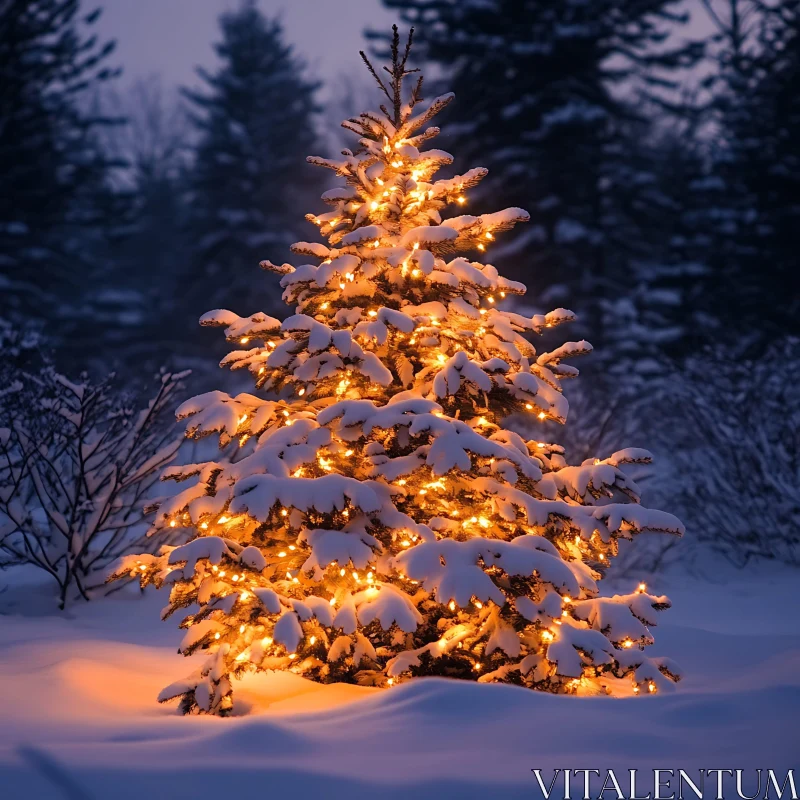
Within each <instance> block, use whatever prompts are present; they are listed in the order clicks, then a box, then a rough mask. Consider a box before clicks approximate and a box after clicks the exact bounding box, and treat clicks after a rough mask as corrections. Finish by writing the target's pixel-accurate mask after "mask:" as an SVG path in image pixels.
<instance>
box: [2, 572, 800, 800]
mask: <svg viewBox="0 0 800 800" xmlns="http://www.w3.org/2000/svg"><path fill="white" fill-rule="evenodd" d="M795 584H796V573H789V572H786V573H781V574H779V575H778V576H777V577H775V576H773V577H769V576H767V577H766V578H764V579H763V583H760V584H758V583H750V584H748V585H747V586H742V585H741V581H739V582H737V583H734V584H732V585H730V586H719V585H718V586H703V585H702V584H699V583H698V584H694V585H691V584H684V585H683V586H677V587H675V586H666V587H663V588H665V589H668V590H669V591H670V593H672V594H680V595H681V596H682V602H683V603H684V604H686V605H687V607H689V606H693V607H694V608H695V609H699V613H696V614H694V615H693V616H692V617H691V618H687V619H686V620H685V622H684V625H683V626H676V625H674V624H669V623H664V624H662V625H661V626H659V630H660V637H659V647H661V648H663V651H664V652H669V653H671V654H673V653H674V654H675V655H676V657H678V658H680V661H681V663H682V666H683V667H684V669H685V672H686V678H685V679H684V681H682V682H681V683H680V685H679V687H678V690H677V691H676V692H674V693H671V694H668V695H667V694H664V695H657V696H655V697H648V698H630V699H612V698H608V697H581V698H579V697H569V696H554V695H549V694H545V693H539V692H533V691H530V690H527V689H521V688H517V687H514V686H509V685H486V684H475V683H471V682H461V681H449V680H446V679H433V678H431V679H425V680H418V681H411V682H409V683H407V684H403V685H402V686H399V687H397V688H395V689H390V690H388V691H380V690H375V689H370V688H364V687H358V686H348V685H328V686H323V685H320V684H317V683H315V682H313V681H308V680H305V679H303V678H301V677H298V676H296V675H292V674H290V673H285V672H284V673H270V674H266V675H264V674H260V675H254V676H250V677H248V678H247V679H246V680H244V681H242V682H241V684H238V685H237V688H236V701H235V705H234V716H233V717H231V718H228V719H218V718H215V717H198V716H187V717H182V716H179V715H178V713H177V709H176V708H175V706H174V705H172V704H165V705H158V704H157V703H156V702H155V697H156V695H157V694H158V692H159V690H160V689H161V687H162V686H163V685H164V684H165V683H167V682H169V681H170V680H171V679H177V678H179V677H181V676H182V675H183V674H185V671H186V662H185V659H184V658H183V657H181V656H179V655H178V654H177V653H176V652H175V649H174V637H173V635H172V633H173V632H172V631H169V630H164V628H166V626H159V625H158V624H157V618H158V603H159V601H160V600H161V598H158V597H157V596H156V595H155V594H153V595H150V596H145V597H144V598H138V597H133V596H125V595H124V594H121V595H117V596H115V597H114V598H112V599H109V600H105V601H102V602H97V603H93V604H91V605H89V606H75V607H74V608H73V610H72V611H70V612H69V613H68V615H67V617H66V618H65V617H64V616H63V615H62V616H50V615H48V614H42V613H41V611H40V612H39V615H38V616H33V615H32V614H33V613H34V610H32V607H31V602H30V601H29V599H28V598H27V596H25V595H14V592H13V591H12V592H8V593H6V595H4V602H5V605H6V606H8V605H9V603H10V602H11V603H13V602H14V598H15V597H16V598H17V602H18V603H19V605H18V607H17V608H16V609H15V608H10V609H8V610H9V611H10V612H11V613H9V614H8V615H6V616H3V617H2V622H0V654H1V655H0V687H2V688H1V689H0V704H1V705H0V707H2V709H3V722H4V724H3V725H2V726H0V780H2V786H3V789H4V792H3V794H2V796H3V797H9V798H16V797H35V798H37V800H49V798H64V797H76V798H77V797H80V798H87V799H88V798H93V799H94V800H98V799H101V798H110V797H113V798H115V800H128V798H141V797H142V796H150V797H153V798H160V797H189V796H191V797H194V798H211V797H217V796H221V795H223V793H229V792H230V789H231V785H232V783H233V784H235V787H236V792H237V794H242V795H243V796H254V795H255V793H256V792H262V793H263V792H266V791H269V792H270V793H276V792H278V793H281V794H284V793H290V792H291V793H292V795H293V796H296V797H311V796H315V795H320V796H322V795H324V796H325V797H327V798H339V797H342V798H345V797H346V798H350V799H352V798H361V797H370V798H374V797H380V798H400V797H414V798H428V797H431V798H433V797H436V798H443V797H455V796H458V797H459V798H485V797H493V796H501V795H502V796H503V797H504V798H517V797H519V798H523V797H524V798H531V797H538V796H539V794H537V792H538V789H537V788H536V784H535V781H534V779H533V777H532V773H531V771H530V770H531V769H532V768H535V767H537V768H541V769H542V770H552V769H554V768H562V769H564V768H571V769H584V768H587V767H592V768H600V769H603V770H605V769H609V768H613V769H615V770H627V769H633V768H641V769H645V770H652V769H653V768H654V767H659V768H675V769H677V768H683V769H687V770H688V769H699V768H709V769H713V768H719V767H721V766H722V767H730V768H740V769H754V768H757V767H761V768H773V769H776V770H777V769H784V770H785V769H788V768H790V767H792V766H794V765H795V764H794V760H795V756H796V753H795V746H794V741H795V738H794V733H795V732H796V719H797V714H798V711H800V630H798V625H797V621H796V619H794V618H793V615H792V614H791V613H790V611H787V613H786V614H784V615H781V614H780V613H778V614H776V613H775V612H774V609H773V603H774V599H775V597H776V596H777V597H784V596H790V595H791V592H792V587H793V586H794V585H795ZM742 593H744V596H745V597H746V603H745V602H744V601H740V600H738V599H737V598H741V597H742ZM9 596H10V597H11V599H10V600H9ZM23 597H25V601H24V603H23V602H22V601H21V598H23ZM745 606H746V608H747V614H749V615H751V616H750V617H749V619H747V620H740V621H743V622H744V625H740V626H732V625H727V624H726V623H725V620H724V619H722V618H721V619H717V617H718V616H719V614H720V611H719V610H720V609H722V608H726V609H727V613H728V614H731V615H733V616H736V615H737V609H739V608H741V609H744V608H745ZM20 608H22V609H23V610H24V613H25V615H22V614H20V613H19V610H20ZM705 609H707V612H705V613H704V610H705ZM767 615H770V618H771V626H772V627H771V630H770V631H769V633H768V634H767V635H762V634H761V633H760V632H759V630H758V628H757V626H755V623H756V622H757V620H758V619H759V618H763V617H764V616H767ZM751 622H752V623H753V624H751ZM754 731H758V735H757V736H754V735H753V732H754ZM545 734H546V735H545ZM448 765H449V766H448ZM544 774H545V775H549V774H550V773H549V772H545V773H544ZM70 792H71V794H70Z"/></svg>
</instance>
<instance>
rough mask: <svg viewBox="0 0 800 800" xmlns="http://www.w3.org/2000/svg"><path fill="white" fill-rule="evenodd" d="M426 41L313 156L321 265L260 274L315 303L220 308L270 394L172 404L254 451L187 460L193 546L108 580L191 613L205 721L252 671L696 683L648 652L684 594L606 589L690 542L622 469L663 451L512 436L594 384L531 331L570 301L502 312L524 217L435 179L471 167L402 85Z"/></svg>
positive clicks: (558, 414)
mask: <svg viewBox="0 0 800 800" xmlns="http://www.w3.org/2000/svg"><path fill="white" fill-rule="evenodd" d="M412 32H413V31H412ZM410 44H411V37H409V41H408V44H407V46H406V47H405V48H402V47H401V44H400V40H399V36H398V34H397V31H396V29H395V33H394V37H393V41H392V62H391V65H390V66H389V67H387V68H386V69H387V72H388V78H387V77H385V76H384V73H382V72H381V73H379V72H378V71H377V70H375V69H374V68H373V66H372V65H371V64H370V63H369V61H368V59H367V58H366V56H363V54H362V56H363V57H364V60H365V62H366V63H367V65H368V67H369V69H370V72H371V73H372V75H373V76H374V77H375V79H376V80H377V82H378V84H379V87H380V89H381V90H382V91H383V92H384V94H385V95H386V98H387V102H386V103H385V104H383V105H381V106H380V108H379V109H378V110H375V111H368V112H365V113H364V114H361V115H360V116H359V117H357V118H354V119H350V120H347V121H345V122H344V123H343V125H344V127H345V128H347V129H349V130H350V131H352V132H353V133H355V135H356V136H357V138H358V145H357V147H356V148H355V149H354V150H352V151H351V150H344V151H343V152H342V155H341V157H340V158H335V159H328V158H320V157H312V158H310V159H309V160H310V161H311V162H312V163H314V164H318V165H320V166H322V167H326V168H328V169H331V170H333V171H334V172H335V173H336V175H338V176H339V177H341V178H344V183H345V185H344V186H342V187H341V188H336V189H332V190H330V191H328V192H326V193H325V194H324V195H323V200H324V201H325V202H326V203H327V205H328V206H329V210H328V211H326V212H325V213H321V214H317V215H309V216H308V219H309V220H310V221H311V222H312V223H313V224H315V225H317V226H318V227H319V230H320V231H321V233H322V235H323V236H324V237H325V238H326V239H327V244H319V243H309V242H298V243H297V244H295V245H293V246H292V251H293V252H295V253H298V254H301V255H305V256H308V257H309V262H308V263H304V264H302V265H301V266H298V267H293V266H291V265H289V264H283V265H276V264H273V263H271V262H269V261H265V262H263V264H262V266H264V267H265V268H266V269H268V270H271V271H273V272H277V273H278V274H280V275H282V278H281V285H282V286H283V289H284V294H283V297H284V300H285V301H286V302H287V303H288V304H290V305H293V306H295V307H296V308H295V313H293V314H292V315H290V316H288V317H287V319H285V320H284V321H283V322H281V321H280V320H278V319H274V318H272V317H270V316H268V315H266V314H264V313H254V314H252V315H250V316H243V317H241V316H238V315H237V314H235V313H233V312H232V311H227V310H217V311H211V312H209V313H208V314H206V315H205V316H204V317H203V318H202V320H201V322H202V324H204V325H218V326H223V327H224V328H225V334H226V336H227V339H228V341H229V342H231V343H233V344H234V345H235V348H234V349H233V351H232V352H231V353H230V354H229V355H228V356H227V357H226V358H225V359H224V361H223V364H224V365H226V366H229V367H231V368H233V369H244V370H247V371H249V372H250V373H251V375H252V376H253V378H254V379H255V383H256V387H257V388H258V389H259V390H260V391H261V392H262V395H254V394H239V395H237V396H236V397H230V396H229V395H227V394H225V393H223V392H210V393H207V394H203V395H200V396H198V397H195V398H194V399H192V400H190V401H188V402H186V403H184V404H183V405H182V406H181V407H180V408H179V410H178V416H179V418H182V419H186V420H188V427H187V435H188V436H190V437H200V436H206V435H215V436H218V437H219V442H220V446H221V448H223V449H224V448H228V447H230V446H231V445H232V444H233V445H234V446H235V445H236V444H237V443H238V446H239V453H240V457H239V458H237V459H229V458H222V459H221V460H219V461H208V462H205V463H200V464H189V465H185V466H181V467H175V468H170V469H168V470H167V471H166V473H165V477H166V478H169V479H172V480H176V481H180V482H185V483H186V484H187V487H186V488H185V489H183V490H182V491H179V492H178V493H177V494H176V495H175V496H174V497H172V498H171V499H169V500H168V501H166V502H164V503H163V504H162V505H161V506H160V507H159V508H158V511H157V517H156V520H155V523H154V528H155V530H162V529H164V528H168V527H169V528H178V529H181V528H183V529H186V531H187V532H188V533H189V535H190V536H191V537H192V538H191V540H190V541H188V542H187V543H186V544H183V545H180V546H178V547H174V548H171V547H167V548H165V549H164V550H163V552H162V553H161V554H160V555H156V556H151V555H140V556H137V555H132V556H129V557H127V558H126V559H125V560H124V561H123V562H121V563H120V564H119V565H118V566H117V568H116V569H115V571H114V574H113V575H112V579H113V578H115V577H128V576H137V577H139V578H140V581H141V583H142V585H143V586H144V585H147V584H150V583H154V584H155V585H156V586H168V587H169V589H170V599H169V604H168V606H167V607H166V609H165V612H164V616H165V617H166V616H169V615H170V614H173V613H174V612H176V611H179V610H181V609H187V608H190V607H191V613H189V614H188V616H186V617H185V618H184V619H183V621H182V623H181V626H182V627H183V628H185V629H186V634H185V636H184V638H183V641H182V642H181V645H180V651H181V652H182V653H184V654H186V655H191V654H193V653H195V652H196V651H205V652H206V653H207V654H208V655H207V658H206V660H205V661H204V663H202V665H201V666H200V667H199V668H198V669H197V670H196V671H195V672H194V673H193V674H192V675H190V676H189V677H187V678H186V679H185V680H183V681H179V682H177V683H174V684H173V685H171V686H169V687H167V688H166V689H164V691H163V692H162V693H161V695H160V698H159V699H160V700H162V701H164V700H169V699H171V698H180V699H181V707H182V709H183V710H184V711H185V712H204V713H213V714H224V713H226V712H228V711H229V710H230V709H231V707H232V702H233V701H232V679H233V678H236V677H239V676H241V675H242V674H244V673H246V672H248V671H252V670H290V671H292V672H294V673H297V674H299V675H303V676H306V677H308V678H312V679H315V680H318V681H322V682H334V681H343V682H356V683H359V684H364V685H374V686H381V687H386V686H391V685H393V684H397V683H399V682H401V681H404V680H406V679H408V678H410V677H413V676H423V675H440V676H450V677H455V678H466V679H473V680H480V681H505V682H511V683H516V684H519V685H523V686H528V687H531V688H536V689H541V690H544V691H549V692H559V693H580V694H584V693H595V692H603V691H606V692H612V693H616V694H626V693H627V694H629V693H639V692H644V693H645V694H646V693H650V692H657V691H659V690H660V689H663V688H666V687H668V686H670V685H671V683H672V681H675V680H677V679H678V677H679V671H678V668H677V667H676V666H675V665H674V664H673V663H672V662H670V661H669V660H667V659H662V658H652V657H648V656H647V655H646V654H645V652H644V647H645V646H646V645H649V644H651V643H652V641H653V638H652V636H651V633H650V631H649V629H648V626H650V625H653V624H655V622H656V614H657V612H658V611H659V610H660V609H663V608H666V607H667V606H668V605H669V601H668V599H667V598H666V597H660V596H656V595H652V594H650V593H648V591H647V588H646V587H645V586H644V585H640V586H639V587H638V588H636V589H635V590H634V591H632V592H631V593H630V594H625V595H619V596H614V597H600V596H599V594H598V585H597V584H598V581H599V579H600V578H601V577H602V576H603V574H604V573H605V571H606V569H607V567H608V566H609V564H610V562H611V561H612V560H613V559H614V557H615V555H616V554H617V544H618V540H619V539H620V538H630V537H632V536H633V535H634V534H635V533H638V532H640V531H663V532H668V533H672V534H680V533H682V526H681V523H680V522H679V521H678V520H677V519H676V518H675V517H674V516H672V515H670V514H667V513H665V512H661V511H652V510H648V509H647V508H644V507H643V506H641V505H640V504H639V490H638V488H637V487H636V485H635V483H634V482H633V481H632V480H631V479H630V477H629V476H627V475H626V474H625V472H624V471H623V470H622V469H621V467H622V466H623V465H625V464H630V463H644V462H648V461H650V454H649V453H648V452H647V451H645V450H640V449H626V450H620V451H619V452H615V453H612V454H610V455H607V456H605V457H600V458H591V459H588V460H587V461H584V463H582V464H580V465H575V466H571V465H569V464H568V462H567V460H566V457H565V453H564V450H563V448H562V447H560V446H559V445H558V444H555V443H553V442H550V441H543V440H537V439H534V440H533V441H525V440H524V439H523V438H522V437H521V436H519V435H518V434H515V433H513V432H511V431H510V430H508V429H504V428H503V427H502V423H503V421H504V420H505V419H506V418H507V417H508V415H510V414H513V413H516V414H522V415H529V417H530V418H531V419H532V420H534V421H538V420H541V421H542V422H544V421H547V420H556V421H559V422H564V421H565V420H566V416H567V410H568V405H567V401H566V399H565V398H564V396H563V395H562V392H561V383H562V381H563V380H564V379H566V378H571V377H574V376H576V375H577V371H576V370H575V368H574V367H572V366H568V365H567V364H565V363H564V361H565V360H567V359H568V358H571V357H573V356H578V355H582V354H584V353H588V352H589V351H590V350H591V346H590V345H589V344H588V343H587V342H585V341H580V342H567V343H565V344H563V345H561V346H559V347H557V348H556V349H554V350H550V351H548V352H539V351H537V350H536V349H535V347H534V345H533V344H532V343H531V342H530V341H529V338H528V337H529V336H531V335H533V334H538V333H542V332H543V331H545V329H548V328H552V327H555V326H557V325H560V324H562V323H566V322H569V321H571V320H572V319H573V314H572V313H571V312H570V311H567V310H565V309H563V308H560V309H556V310H555V311H551V312H549V313H547V314H536V315H534V316H532V317H528V316H523V315H521V314H517V313H514V312H513V311H510V310H503V309H502V308H501V307H502V306H503V305H504V304H508V303H509V301H510V299H511V298H512V297H513V296H516V295H521V294H522V293H523V292H524V291H525V287H524V286H523V285H522V284H520V283H516V282H514V281H510V280H507V279H505V278H503V277H501V276H500V275H498V273H497V270H496V269H495V268H494V267H493V266H492V265H491V264H488V263H484V262H483V261H482V260H473V259H483V257H484V256H485V255H486V252H487V251H488V250H491V248H492V245H493V244H494V243H495V239H496V238H499V237H500V235H501V234H502V233H503V232H505V231H507V230H509V229H510V228H512V227H513V226H514V225H516V224H517V223H519V222H524V221H526V220H527V219H528V213H527V212H526V211H523V210H522V209H519V208H508V209H505V210H504V211H499V212H496V213H491V214H483V215H481V216H472V215H470V214H464V213H463V211H465V210H466V207H467V205H468V202H469V201H468V198H467V193H468V190H469V189H470V188H472V187H474V186H475V185H476V184H477V183H478V182H479V181H480V180H481V179H482V178H483V177H484V176H485V175H486V170H485V169H482V168H474V169H470V170H469V171H467V172H464V173H462V174H459V175H457V176H455V177H453V178H450V179H447V180H434V175H435V173H436V172H437V170H438V169H439V168H440V167H442V166H443V165H447V164H450V163H451V162H452V161H453V157H452V156H451V155H449V154H448V153H446V152H443V151H442V150H437V149H423V145H424V144H425V143H426V142H428V141H429V140H431V139H433V138H434V137H435V136H436V135H437V134H438V133H439V129H438V128H436V127H433V126H431V125H430V122H431V120H432V118H433V117H434V115H435V114H436V113H437V112H438V111H440V110H441V109H443V108H444V107H445V106H447V105H448V104H449V103H450V102H451V101H452V100H453V95H452V94H447V95H444V96H441V97H437V98H435V99H434V100H433V101H431V102H429V103H424V102H423V99H422V79H421V77H419V78H417V77H416V76H414V79H413V83H412V85H411V87H410V91H408V92H407V95H404V93H403V82H404V79H405V78H407V77H408V76H409V75H410V74H411V73H413V72H416V70H410V69H408V68H407V59H408V55H409V48H410ZM453 211H455V212H456V213H455V215H452V212H453ZM448 212H449V213H448ZM462 254H463V255H462ZM265 393H269V394H268V396H264V394H265Z"/></svg>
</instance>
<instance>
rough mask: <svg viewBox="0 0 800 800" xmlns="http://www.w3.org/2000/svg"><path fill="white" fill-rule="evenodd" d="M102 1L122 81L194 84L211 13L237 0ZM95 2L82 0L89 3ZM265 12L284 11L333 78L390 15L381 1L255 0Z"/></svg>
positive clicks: (209, 37) (207, 60) (347, 68)
mask: <svg viewBox="0 0 800 800" xmlns="http://www.w3.org/2000/svg"><path fill="white" fill-rule="evenodd" d="M95 3H97V4H98V5H101V6H103V14H102V16H101V17H100V20H99V21H98V23H97V29H98V32H99V34H100V35H101V36H103V37H105V38H113V39H116V41H117V50H116V62H117V63H119V64H121V65H122V66H123V67H124V69H125V71H124V76H123V84H128V83H129V82H131V81H133V80H135V79H136V78H141V77H144V76H149V75H151V74H154V73H159V74H161V75H162V76H163V80H164V84H165V85H167V86H168V85H170V84H173V85H174V84H184V85H185V84H195V83H196V78H195V75H194V67H195V66H196V65H197V64H203V65H212V64H213V63H214V53H213V50H212V43H213V42H214V41H216V40H218V38H219V33H218V27H217V17H218V16H219V14H220V13H222V12H223V11H226V10H228V9H235V8H237V7H238V5H239V0H105V1H104V0H95ZM93 5H94V3H92V2H90V1H89V2H86V7H87V9H88V8H90V7H93ZM258 5H259V7H260V8H261V9H262V11H264V12H265V13H266V14H268V15H274V14H277V13H281V14H282V19H283V23H284V28H285V31H286V36H287V39H288V40H289V42H291V43H292V44H294V45H295V47H296V50H297V52H298V53H299V54H300V55H301V56H302V57H303V58H304V59H305V60H306V62H307V63H308V65H309V67H310V72H311V73H312V75H313V76H314V77H317V76H319V77H323V78H328V79H329V82H331V83H332V82H335V78H336V77H338V76H339V75H341V74H350V75H352V74H353V73H355V72H359V73H360V71H361V66H360V64H361V60H360V59H359V57H358V51H359V50H360V49H363V48H364V45H365V42H364V39H363V37H362V31H363V30H364V28H366V27H370V26H371V27H385V28H387V30H388V29H389V28H390V26H391V24H392V22H394V21H396V18H395V17H396V15H395V14H390V13H389V12H388V11H387V10H386V9H385V8H384V7H383V5H382V4H381V2H380V0H259V3H258Z"/></svg>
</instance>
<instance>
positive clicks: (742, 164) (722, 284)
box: [709, 0, 800, 352]
mask: <svg viewBox="0 0 800 800" xmlns="http://www.w3.org/2000/svg"><path fill="white" fill-rule="evenodd" d="M725 11H726V12H727V13H723V10H722V9H720V10H719V13H718V14H717V15H715V17H714V18H715V21H716V22H717V25H718V28H719V36H718V39H719V40H720V42H721V49H720V53H719V62H720V66H719V78H720V89H719V91H718V93H717V96H716V104H715V106H716V109H717V111H718V121H719V123H718V124H719V126H720V132H719V139H720V144H719V147H718V148H717V150H716V153H715V160H714V172H715V175H716V177H717V180H718V182H719V184H720V185H721V186H722V187H723V189H724V192H723V194H722V195H721V197H720V201H721V202H720V203H719V204H717V205H716V206H712V208H713V210H714V212H715V214H714V219H713V222H714V223H716V224H714V225H713V226H712V230H714V232H715V233H716V237H715V240H714V248H713V251H712V252H711V253H710V254H709V256H710V260H711V262H712V264H713V265H714V267H715V273H716V274H717V275H718V277H719V278H720V280H719V283H718V287H719V289H720V291H719V293H718V295H717V297H716V300H717V302H716V304H715V305H714V310H715V312H716V313H717V314H718V315H719V316H720V317H722V318H723V320H724V322H725V325H726V329H727V330H728V331H731V332H732V331H734V330H739V331H742V332H743V334H740V337H741V339H742V340H743V341H742V342H741V344H745V345H747V346H749V347H750V348H751V349H752V350H753V351H754V352H760V351H762V350H763V349H764V347H765V346H767V345H768V344H769V342H770V341H773V340H774V339H775V338H776V337H780V336H781V335H783V334H785V333H787V332H789V331H791V332H794V333H796V332H797V331H798V325H797V315H798V311H799V310H800V281H798V278H797V246H796V242H797V230H798V224H799V223H800V200H799V199H798V198H800V95H799V94H798V88H797V87H798V85H799V84H800V3H799V2H797V0H784V1H783V2H782V3H779V4H777V5H773V4H764V3H761V2H753V1H752V0H751V1H750V2H745V1H744V0H729V2H728V4H727V8H726V9H725ZM730 338H733V337H730Z"/></svg>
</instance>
